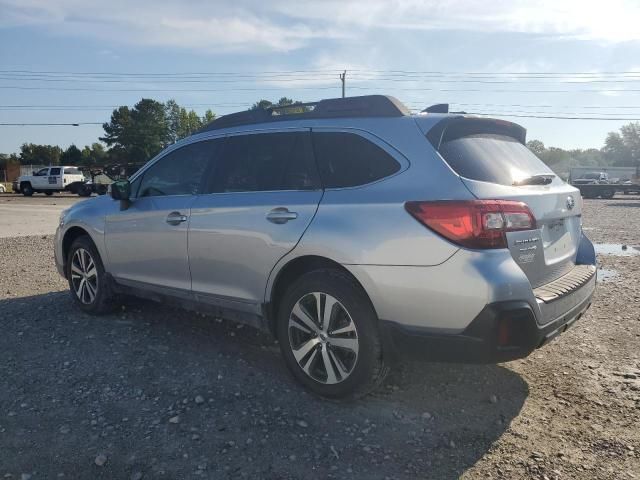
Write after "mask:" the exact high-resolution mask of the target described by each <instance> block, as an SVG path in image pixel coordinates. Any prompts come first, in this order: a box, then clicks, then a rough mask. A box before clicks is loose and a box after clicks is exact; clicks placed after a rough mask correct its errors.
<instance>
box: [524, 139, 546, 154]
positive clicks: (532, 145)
mask: <svg viewBox="0 0 640 480" xmlns="http://www.w3.org/2000/svg"><path fill="white" fill-rule="evenodd" d="M527 147H529V150H531V151H532V152H533V153H535V154H536V155H537V156H538V157H540V156H542V155H544V152H545V150H546V149H545V146H544V143H542V142H541V141H540V140H529V141H528V142H527Z"/></svg>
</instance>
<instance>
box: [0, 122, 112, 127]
mask: <svg viewBox="0 0 640 480" xmlns="http://www.w3.org/2000/svg"><path fill="white" fill-rule="evenodd" d="M102 124H103V122H73V123H0V126H2V127H35V126H37V127H79V126H81V125H102Z"/></svg>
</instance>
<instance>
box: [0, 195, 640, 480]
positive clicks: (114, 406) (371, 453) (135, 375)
mask: <svg viewBox="0 0 640 480" xmlns="http://www.w3.org/2000/svg"><path fill="white" fill-rule="evenodd" d="M584 217H585V218H584V222H585V227H586V229H587V233H588V234H589V235H590V236H591V237H592V238H593V240H594V241H596V242H601V243H625V244H629V245H640V199H630V198H626V197H620V198H619V199H616V200H609V201H602V200H592V201H589V200H588V201H586V207H585V215H584ZM0 228H2V229H3V228H4V225H3V224H0ZM630 248H631V247H630ZM51 249H52V238H51V236H31V237H22V238H1V239H0V320H1V325H2V328H3V332H2V335H1V336H0V476H3V477H4V478H13V479H16V478H18V479H20V478H22V479H28V478H31V479H33V480H36V479H41V478H43V479H45V478H46V479H49V478H72V479H77V478H87V479H93V478H110V479H111V478H116V479H141V478H167V479H168V478H171V479H174V478H216V479H218V478H250V479H253V478H265V479H280V478H282V479H290V478H291V479H294V478H296V479H297V478H305V479H307V478H310V479H313V478H340V479H342V478H362V479H370V478H381V479H382V478H398V479H400V478H403V479H404V478H411V479H413V478H433V479H452V478H458V477H462V478H466V479H472V478H473V479H475V478H506V479H519V478H523V479H524V478H540V479H567V478H584V479H626V478H640V268H639V267H640V256H611V255H601V256H599V261H600V263H601V265H602V267H603V268H605V269H608V270H615V272H613V274H614V276H612V277H610V278H609V279H607V280H606V281H604V282H601V283H600V285H599V288H598V291H597V294H596V297H595V299H594V305H593V307H592V308H591V310H590V311H589V312H588V314H587V315H586V316H585V317H584V318H583V319H582V320H581V321H580V322H578V324H577V325H576V326H575V327H573V328H572V329H570V330H569V331H568V332H567V333H565V334H564V335H562V336H561V337H560V338H559V339H557V340H556V341H554V342H553V343H551V344H550V345H548V346H547V347H545V348H544V349H542V350H539V351H537V352H536V353H534V354H533V355H532V356H531V357H530V358H528V359H525V360H521V361H516V362H512V363H508V364H502V365H497V366H496V365H485V366H474V365H444V364H411V365H407V366H406V367H405V368H404V369H402V370H401V371H395V372H393V373H392V375H391V376H390V377H389V378H388V380H387V382H386V384H385V385H384V387H383V388H382V390H381V391H380V392H378V393H377V394H375V395H373V396H371V397H367V398H366V399H363V400H360V401H358V402H356V403H351V404H338V403H331V402H326V401H322V400H319V399H316V398H314V397H312V396H310V395H309V394H307V393H305V392H304V391H303V390H301V389H300V388H299V387H298V386H297V385H296V384H295V383H294V382H293V380H292V379H291V378H290V376H289V375H288V373H287V372H286V370H285V367H284V364H283V362H282V360H281V358H280V355H279V352H278V349H277V346H276V345H275V344H274V342H273V341H272V340H270V339H269V338H267V337H265V336H263V335H260V334H257V333H256V332H255V331H253V330H251V329H249V328H246V327H245V328H238V327H236V326H234V325H232V324H229V323H226V322H223V321H216V320H214V319H212V318H203V317H199V316H195V315H193V314H189V313H185V312H182V311H179V310H174V309H169V308H166V307H162V306H159V305H156V304H153V303H145V302H139V301H131V300H130V301H127V302H126V303H125V305H123V306H122V309H121V310H120V311H119V313H118V314H115V315H110V316H107V317H102V318H94V317H90V316H87V315H84V314H81V313H79V312H78V311H77V310H76V309H75V308H73V306H72V304H71V301H70V299H69V298H68V293H67V286H66V284H65V282H64V281H63V280H62V279H61V278H59V277H58V275H57V273H56V272H55V270H54V267H53V263H52V260H51V251H52V250H51ZM620 252H621V253H622V251H621V250H620ZM627 252H628V251H627Z"/></svg>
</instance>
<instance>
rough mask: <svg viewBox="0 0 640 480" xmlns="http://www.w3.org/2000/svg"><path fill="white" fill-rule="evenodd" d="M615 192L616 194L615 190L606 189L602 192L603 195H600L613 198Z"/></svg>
mask: <svg viewBox="0 0 640 480" xmlns="http://www.w3.org/2000/svg"><path fill="white" fill-rule="evenodd" d="M615 194H616V191H615V190H605V191H604V192H602V195H600V196H601V197H602V198H604V199H610V198H613V197H614V196H615Z"/></svg>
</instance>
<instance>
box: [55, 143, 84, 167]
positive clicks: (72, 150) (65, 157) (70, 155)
mask: <svg viewBox="0 0 640 480" xmlns="http://www.w3.org/2000/svg"><path fill="white" fill-rule="evenodd" d="M81 163H82V152H81V151H80V149H79V148H78V147H76V146H75V145H74V144H73V143H72V144H71V145H69V148H67V149H66V150H65V151H64V152H62V155H60V164H62V165H80V164H81Z"/></svg>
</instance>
